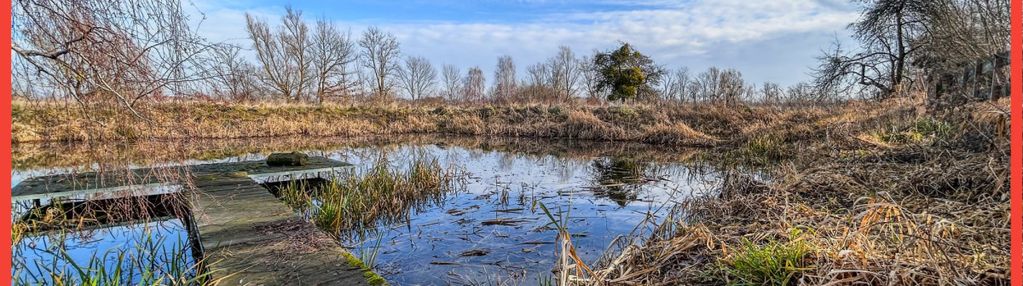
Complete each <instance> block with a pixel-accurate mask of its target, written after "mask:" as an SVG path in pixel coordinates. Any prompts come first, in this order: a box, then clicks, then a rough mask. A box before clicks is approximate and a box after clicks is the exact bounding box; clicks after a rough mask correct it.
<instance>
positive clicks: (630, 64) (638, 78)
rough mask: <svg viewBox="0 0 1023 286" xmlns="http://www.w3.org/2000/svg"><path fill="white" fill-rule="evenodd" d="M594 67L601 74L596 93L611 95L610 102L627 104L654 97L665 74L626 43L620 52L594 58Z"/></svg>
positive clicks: (608, 97)
mask: <svg viewBox="0 0 1023 286" xmlns="http://www.w3.org/2000/svg"><path fill="white" fill-rule="evenodd" d="M593 65H594V67H595V68H596V70H597V72H598V74H599V78H598V80H597V89H598V90H600V91H609V92H607V99H608V100H623V101H624V100H626V99H631V98H637V97H639V98H646V97H648V95H653V94H654V90H653V88H652V86H653V85H656V84H657V83H659V82H660V80H661V76H662V75H663V74H664V71H663V69H662V68H661V67H659V66H657V65H655V64H654V61H653V60H651V59H650V57H647V56H646V55H643V54H642V53H640V52H639V51H636V50H635V49H633V48H632V46H631V45H629V44H628V43H624V42H623V43H622V46H621V47H618V49H615V50H611V51H607V52H602V53H597V54H596V55H594V57H593Z"/></svg>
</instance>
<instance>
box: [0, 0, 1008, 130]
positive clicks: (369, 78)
mask: <svg viewBox="0 0 1023 286" xmlns="http://www.w3.org/2000/svg"><path fill="white" fill-rule="evenodd" d="M857 2H858V3H860V5H861V9H862V14H861V17H860V18H859V19H858V20H857V21H856V22H854V23H852V24H851V25H850V29H851V30H852V31H853V32H854V35H855V39H856V40H857V42H858V43H859V45H860V46H859V47H856V48H855V49H853V50H850V51H846V50H845V49H843V48H842V47H841V46H839V45H836V46H834V47H833V48H832V49H829V50H827V51H826V52H824V53H823V54H822V55H821V57H820V65H819V66H818V67H817V68H815V69H814V70H813V75H814V77H813V80H812V81H809V82H805V83H799V84H795V85H792V86H789V87H781V86H780V85H778V84H776V83H771V82H765V83H761V84H759V85H758V84H754V83H752V82H749V81H747V80H745V79H744V78H743V76H742V73H741V72H739V71H738V70H735V69H731V68H718V67H711V68H708V69H706V70H704V71H700V72H692V71H690V70H689V69H688V68H687V67H675V68H669V67H665V66H662V65H658V64H656V63H655V62H654V61H653V60H652V59H651V58H650V57H648V56H647V55H645V54H643V53H641V52H640V51H638V50H637V49H636V48H635V47H633V46H632V45H631V44H629V43H625V42H621V43H620V44H619V45H618V46H617V47H616V48H614V49H611V50H606V51H593V52H592V53H589V54H586V55H579V54H576V52H575V51H573V50H572V49H571V48H569V47H567V46H561V47H559V48H558V51H557V53H556V54H554V55H553V56H551V57H549V58H547V59H546V60H544V61H541V62H538V63H533V64H530V65H526V66H524V68H523V69H520V68H519V66H518V65H517V63H516V62H515V60H514V59H513V58H512V57H511V56H508V55H504V56H499V57H497V60H496V64H495V69H494V72H493V74H492V75H487V74H484V72H483V70H482V69H481V68H480V67H479V66H473V67H469V68H468V69H466V70H464V71H463V70H460V69H459V68H458V67H455V66H453V65H449V64H444V65H441V66H440V67H439V68H438V67H437V66H434V64H433V63H431V62H430V60H429V59H427V58H425V57H422V56H417V55H414V54H410V53H407V52H405V51H403V50H402V48H401V43H400V42H399V41H398V39H397V38H396V37H395V36H394V35H393V34H391V33H389V32H387V31H384V30H382V29H379V28H377V27H369V28H367V29H366V30H364V31H361V33H360V34H359V35H353V33H352V31H351V30H350V29H348V28H343V27H339V26H337V25H336V24H334V23H332V22H330V21H327V20H325V19H320V20H315V21H309V20H307V19H305V18H304V17H303V15H302V12H301V11H298V10H294V9H291V8H287V9H286V11H285V14H284V15H283V16H282V17H281V18H280V19H275V20H274V21H271V20H268V19H261V18H259V17H256V16H253V15H249V14H247V15H246V23H245V30H246V37H247V40H248V44H246V45H231V44H225V43H209V42H207V41H206V40H205V39H203V38H202V37H201V36H200V35H198V34H197V31H196V30H195V27H191V26H190V25H188V23H189V21H188V18H187V17H186V16H185V13H184V12H183V11H182V10H183V9H184V8H185V7H182V5H181V2H178V1H174V0H127V1H102V0H83V1H73V2H68V3H65V1H59V0H15V1H14V3H13V5H12V6H13V7H12V8H13V12H14V19H15V21H14V23H13V24H14V26H13V34H14V36H13V39H14V45H13V46H12V51H13V52H14V54H15V55H17V56H16V57H15V63H14V76H15V86H14V88H13V89H14V91H15V93H16V94H19V95H22V96H31V97H47V96H50V97H58V98H70V99H74V100H76V101H77V102H79V103H82V104H85V103H86V102H90V101H97V100H98V101H113V102H118V103H120V104H123V105H124V106H126V107H127V108H128V109H132V110H133V107H134V106H135V105H136V104H137V103H138V102H139V101H143V100H147V99H159V98H163V97H167V96H169V95H174V96H176V97H206V98H218V99H227V100H239V101H250V100H260V99H283V100H289V101H302V102H325V101H332V100H345V101H352V100H390V99H395V98H407V99H411V100H420V99H426V98H443V99H445V100H451V101H461V102H562V101H569V100H574V99H577V98H587V99H590V100H607V101H626V100H633V101H655V100H660V101H671V102H680V103H695V102H720V103H725V104H735V103H740V102H747V103H748V102H766V103H781V102H788V103H793V102H794V103H820V102H830V101H835V100H840V99H844V98H850V97H857V96H858V97H870V98H882V99H883V98H887V97H890V96H893V95H897V94H898V93H899V92H901V91H905V90H906V89H909V88H912V87H914V85H915V84H917V85H918V84H919V83H920V82H922V81H923V80H922V79H921V78H923V77H925V76H926V75H927V74H928V73H929V72H930V71H933V70H940V69H949V68H952V66H953V63H954V62H956V61H957V60H961V59H964V58H967V59H968V58H979V57H984V56H988V55H990V54H991V53H994V52H997V51H999V50H1002V49H1007V47H1008V24H1007V23H1003V22H1005V21H1007V19H1008V16H1007V14H1008V1H1005V0H990V1H975V0H935V1H930V0H857ZM246 55H253V56H246ZM253 58H254V59H253ZM520 71H524V73H520Z"/></svg>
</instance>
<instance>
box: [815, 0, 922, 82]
mask: <svg viewBox="0 0 1023 286" xmlns="http://www.w3.org/2000/svg"><path fill="white" fill-rule="evenodd" d="M932 3H933V2H932V1H931V0H865V1H863V4H864V5H863V7H862V13H861V14H860V17H859V19H858V20H856V21H855V22H853V23H852V25H851V26H850V28H851V29H852V30H853V36H854V37H855V39H856V40H858V41H859V43H860V47H859V50H858V51H856V52H851V53H850V52H847V51H844V50H843V49H842V47H841V45H839V44H838V43H836V44H835V46H834V48H833V49H831V50H830V51H829V52H827V53H825V55H824V56H821V57H820V65H819V66H818V67H816V68H815V69H814V73H815V79H816V80H815V84H816V85H817V89H819V90H833V89H842V90H850V89H852V88H853V87H854V85H857V84H858V86H861V87H865V88H868V89H865V90H864V89H860V90H859V91H860V92H868V93H873V94H876V95H877V97H879V98H885V97H888V96H890V95H892V94H893V93H894V92H895V91H897V90H898V89H900V88H901V87H902V86H903V82H905V81H911V77H910V76H909V75H908V74H909V73H908V71H907V69H909V68H910V67H911V66H910V65H909V60H910V58H911V57H913V56H915V55H916V53H917V52H918V51H920V48H921V47H923V42H922V41H919V40H920V39H922V38H923V35H924V34H925V33H927V30H928V29H927V14H928V10H929V6H930V5H931V4H932ZM836 42H837V41H836Z"/></svg>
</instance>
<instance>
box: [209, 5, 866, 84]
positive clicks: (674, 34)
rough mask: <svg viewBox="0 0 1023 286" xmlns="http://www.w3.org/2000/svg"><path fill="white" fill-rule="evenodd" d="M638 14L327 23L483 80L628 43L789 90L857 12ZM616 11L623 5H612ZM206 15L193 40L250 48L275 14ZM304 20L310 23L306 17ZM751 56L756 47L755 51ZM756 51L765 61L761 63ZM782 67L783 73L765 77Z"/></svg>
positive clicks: (658, 9)
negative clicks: (249, 36)
mask: <svg viewBox="0 0 1023 286" xmlns="http://www.w3.org/2000/svg"><path fill="white" fill-rule="evenodd" d="M630 3H631V4H636V5H638V6H637V9H635V10H623V11H609V12H577V13H559V14H549V15H539V16H538V17H536V18H535V19H534V20H531V21H529V22H525V23H473V22H455V21H451V22H425V23H424V22H408V21H393V22H380V23H365V22H362V21H352V20H351V19H333V20H334V21H336V22H338V23H339V24H341V25H346V26H350V27H351V29H352V31H353V33H355V34H358V32H359V31H361V30H362V29H364V28H365V26H366V25H368V24H373V25H377V26H379V27H381V28H383V29H385V30H388V31H390V32H392V33H394V34H395V35H396V36H397V37H398V38H399V40H400V41H401V44H402V51H403V52H404V53H405V54H407V55H422V56H426V57H427V58H430V59H431V60H432V61H433V62H434V63H435V65H438V66H439V65H440V64H444V63H450V64H455V65H457V66H460V67H462V68H463V70H464V68H465V67H468V66H473V65H478V66H480V67H482V68H484V70H485V71H488V75H489V70H490V69H491V68H492V66H493V65H494V64H495V62H496V58H497V57H498V56H500V55H505V54H507V55H511V56H512V57H514V58H515V60H516V64H517V66H518V67H519V69H520V73H522V72H523V71H524V67H525V66H527V65H529V64H532V63H534V62H537V61H540V60H542V59H544V58H546V57H548V56H550V55H552V54H553V53H554V52H555V51H556V49H557V47H558V46H559V45H567V46H569V47H572V48H573V49H574V50H575V51H576V52H577V53H579V54H584V53H589V52H590V51H591V50H593V49H609V48H612V47H613V46H615V45H616V44H617V41H619V40H622V41H627V42H629V43H632V44H633V45H634V46H636V47H637V48H638V49H640V50H641V51H643V52H645V53H647V54H649V55H650V56H651V57H653V58H654V60H655V61H657V62H658V63H662V64H665V65H667V66H677V65H687V66H690V68H691V69H694V70H700V69H703V68H706V67H707V66H710V65H717V66H723V67H735V68H738V69H739V70H741V71H744V74H745V75H746V76H747V77H748V78H749V79H751V80H754V81H763V80H772V81H779V82H781V83H783V84H791V83H794V82H796V81H799V80H802V79H804V78H805V72H806V67H808V66H810V65H812V64H813V59H814V56H816V55H817V52H818V51H819V50H820V48H822V47H824V46H825V45H827V44H829V43H830V42H831V41H832V40H834V35H836V34H838V35H843V34H844V33H843V32H842V31H843V30H844V27H845V26H846V25H847V24H848V23H849V22H851V21H853V20H855V18H856V16H857V14H856V11H855V9H854V7H850V6H849V5H848V4H844V2H834V1H831V0H817V1H810V0H777V1H746V0H698V1H691V2H679V1H661V0H638V1H631V2H630ZM619 4H621V2H619ZM196 6H197V7H199V8H200V9H201V10H203V11H204V12H205V14H206V21H205V23H203V26H202V27H201V28H200V32H201V33H203V35H205V36H207V37H208V38H210V39H211V40H223V41H229V42H233V43H238V44H243V45H247V42H246V40H245V30H244V26H245V17H244V15H245V12H249V13H253V14H256V15H259V16H260V17H265V18H267V19H270V20H276V19H277V18H278V17H279V15H280V14H282V13H283V5H281V6H280V7H255V8H253V9H247V10H240V9H237V8H234V7H236V6H238V5H226V4H223V2H202V1H200V2H198V3H197V4H196ZM309 18H310V19H311V18H312V17H309ZM758 47H762V49H759V48H758ZM763 52H769V53H767V54H765V53H763ZM770 67H779V68H784V69H785V71H784V72H782V74H779V71H776V70H773V69H770Z"/></svg>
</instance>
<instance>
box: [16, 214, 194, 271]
mask: <svg viewBox="0 0 1023 286" xmlns="http://www.w3.org/2000/svg"><path fill="white" fill-rule="evenodd" d="M188 235H189V234H188V231H187V228H186V227H185V223H183V222H182V220H181V219H177V218H159V219H152V220H147V221H144V222H137V223H127V224H123V225H119V224H110V225H105V226H99V227H95V228H89V229H88V230H80V231H76V232H62V231H59V230H55V231H47V232H41V233H33V234H27V235H26V236H24V237H22V238H21V239H20V240H18V242H17V243H16V244H15V245H14V247H13V251H14V260H13V267H12V271H13V276H14V280H15V283H13V284H16V285H52V284H53V283H54V282H53V281H54V277H53V276H51V275H57V276H59V277H62V280H64V281H68V278H70V279H71V280H72V281H81V278H82V277H83V276H82V275H80V273H79V271H80V270H85V271H90V270H92V271H95V270H96V269H98V267H96V266H99V265H102V266H103V267H105V268H106V270H105V271H104V273H107V274H109V275H110V276H118V278H114V279H115V280H118V281H123V282H127V283H125V284H128V285H133V284H139V283H143V284H144V283H145V282H151V281H153V278H152V277H153V276H156V277H159V276H160V275H163V274H169V273H186V272H191V269H190V268H191V267H192V265H194V264H195V261H196V260H195V258H194V257H193V252H192V248H191V247H192V245H191V243H190V242H189V236H188ZM117 268H120V269H122V270H121V271H118V272H116V273H119V275H118V274H114V273H115V271H117ZM142 269H146V270H142ZM90 276H93V275H89V276H86V277H90ZM72 284H75V283H72Z"/></svg>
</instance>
